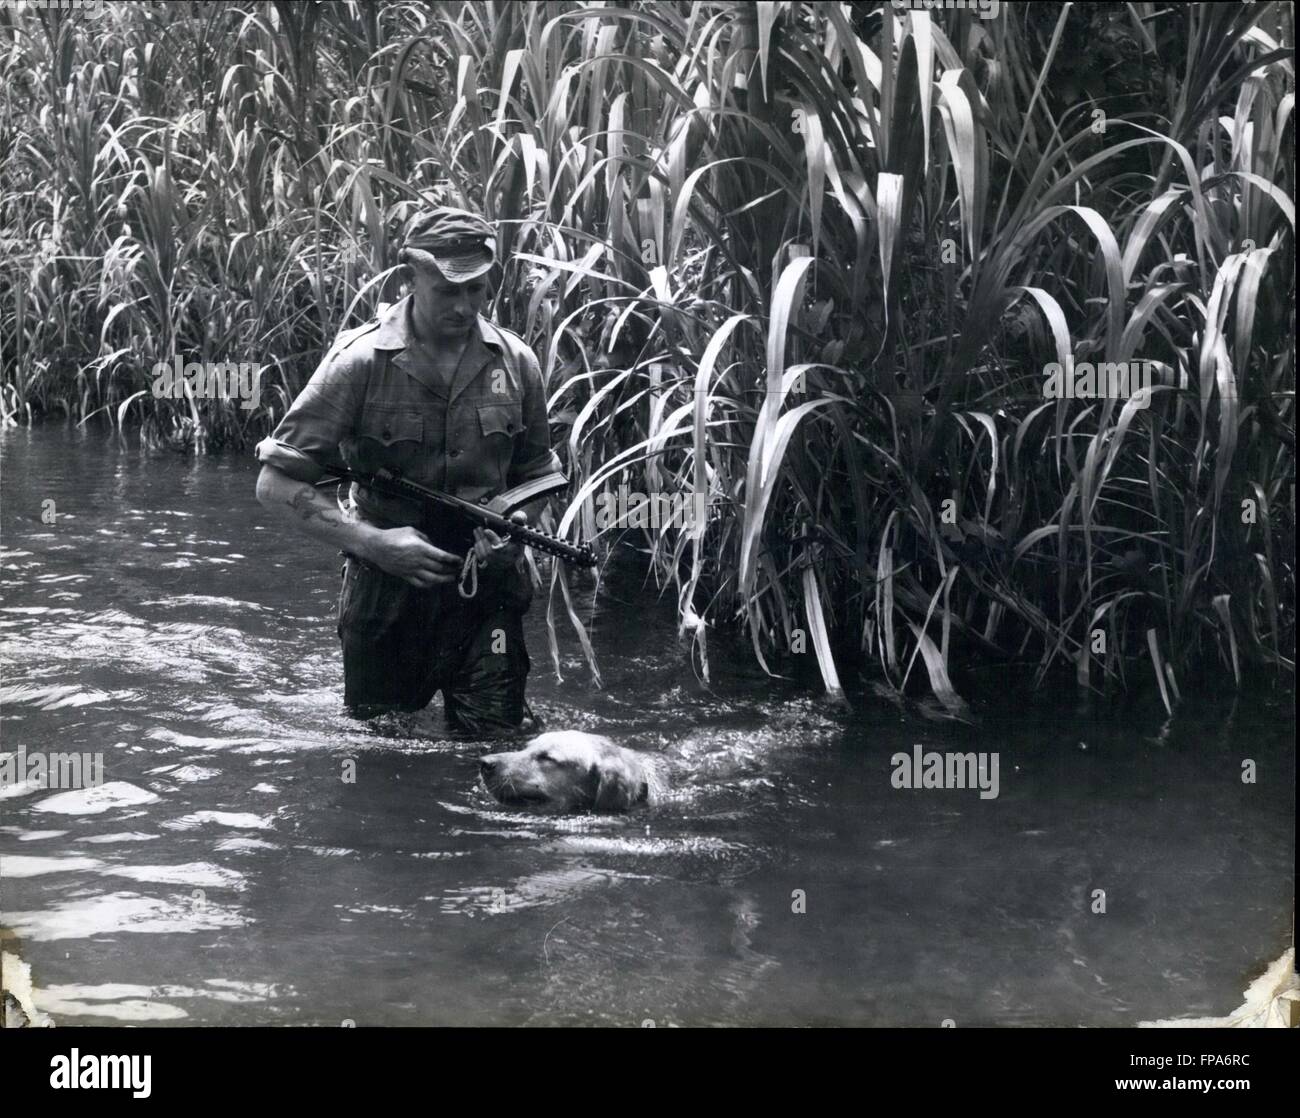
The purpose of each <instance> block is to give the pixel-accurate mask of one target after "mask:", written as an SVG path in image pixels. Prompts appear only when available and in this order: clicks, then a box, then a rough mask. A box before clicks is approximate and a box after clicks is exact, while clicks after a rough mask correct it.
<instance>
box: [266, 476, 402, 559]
mask: <svg viewBox="0 0 1300 1118" xmlns="http://www.w3.org/2000/svg"><path fill="white" fill-rule="evenodd" d="M257 499H258V501H259V502H260V503H261V505H262V507H263V508H264V509H266V510H267V511H268V512H270V513H272V514H273V515H275V516H276V517H277V519H279V520H280V521H281V522H282V523H288V524H293V525H294V526H295V527H296V528H297V529H298V530H299V531H300V532H305V533H306V534H307V535H309V536H311V537H312V538H313V539H317V540H320V541H321V542H322V543H325V544H328V545H329V546H330V547H335V548H338V549H339V550H340V551H347V552H351V553H352V554H353V555H356V556H358V557H359V558H362V559H365V558H368V555H369V550H370V544H371V542H372V541H373V539H374V537H375V535H376V533H377V532H378V531H379V529H377V528H375V527H374V526H373V525H370V524H366V523H365V522H364V521H359V520H349V519H347V518H346V517H344V515H343V514H342V512H340V510H339V507H338V503H337V502H336V501H335V500H334V498H333V497H332V496H331V495H330V494H329V493H327V492H324V491H322V490H320V489H317V488H316V487H315V486H314V485H308V484H307V483H306V482H304V481H296V480H294V479H293V478H291V477H290V476H289V475H288V474H286V473H284V472H283V471H282V470H278V469H276V468H275V467H274V466H263V467H262V472H261V473H260V474H259V475H258V478H257Z"/></svg>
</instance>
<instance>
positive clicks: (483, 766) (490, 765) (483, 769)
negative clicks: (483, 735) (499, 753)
mask: <svg viewBox="0 0 1300 1118" xmlns="http://www.w3.org/2000/svg"><path fill="white" fill-rule="evenodd" d="M496 769H497V763H496V761H494V760H493V759H492V758H491V757H485V758H484V759H483V760H482V761H480V762H479V763H478V771H479V772H480V773H482V774H483V775H484V776H491V775H492V774H493V773H494V772H496Z"/></svg>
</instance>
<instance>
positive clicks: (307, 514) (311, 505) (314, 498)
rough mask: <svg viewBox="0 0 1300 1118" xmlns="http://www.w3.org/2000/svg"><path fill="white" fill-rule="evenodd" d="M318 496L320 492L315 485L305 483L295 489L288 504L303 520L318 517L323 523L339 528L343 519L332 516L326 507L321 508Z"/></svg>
mask: <svg viewBox="0 0 1300 1118" xmlns="http://www.w3.org/2000/svg"><path fill="white" fill-rule="evenodd" d="M318 497H319V493H318V492H317V490H316V487H315V486H312V485H303V486H301V487H300V488H299V489H296V490H295V491H294V494H293V496H292V497H290V498H289V500H288V501H287V502H286V504H288V506H289V507H290V508H291V509H293V511H294V512H296V513H297V514H298V517H299V518H300V519H301V520H303V521H308V520H312V519H316V520H319V521H321V523H323V524H328V525H330V527H333V528H337V527H338V526H339V525H340V524H342V523H343V521H341V520H340V519H339V518H338V517H336V516H331V515H330V514H329V513H328V512H327V511H326V510H325V509H323V508H321V506H320V502H319V500H318Z"/></svg>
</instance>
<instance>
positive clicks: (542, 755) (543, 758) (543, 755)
mask: <svg viewBox="0 0 1300 1118" xmlns="http://www.w3.org/2000/svg"><path fill="white" fill-rule="evenodd" d="M537 760H539V761H554V760H555V758H554V757H552V756H551V755H550V754H549V753H539V754H538V755H537Z"/></svg>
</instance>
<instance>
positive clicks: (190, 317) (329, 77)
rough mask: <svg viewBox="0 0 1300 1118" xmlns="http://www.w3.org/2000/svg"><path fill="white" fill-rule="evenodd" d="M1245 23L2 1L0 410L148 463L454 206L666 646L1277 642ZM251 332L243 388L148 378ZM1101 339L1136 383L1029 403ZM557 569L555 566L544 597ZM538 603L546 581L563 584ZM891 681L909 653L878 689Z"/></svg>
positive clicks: (706, 8) (1211, 659)
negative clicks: (679, 639)
mask: <svg viewBox="0 0 1300 1118" xmlns="http://www.w3.org/2000/svg"><path fill="white" fill-rule="evenodd" d="M1292 21H1293V9H1292V7H1291V5H1285V4H1269V3H1256V4H1176V5H1156V4H1145V3H1136V4H1089V5H1068V4H1057V3H1036V4H1016V5H1004V6H1003V7H1002V9H1001V11H1000V13H999V14H998V15H997V16H996V17H995V18H992V19H980V18H978V17H977V14H976V13H974V12H971V11H956V10H953V11H948V10H944V11H934V12H933V13H926V12H920V11H917V12H906V11H900V10H897V9H895V8H894V7H893V6H892V5H890V4H879V3H861V4H859V3H853V4H838V3H830V4H826V3H817V4H809V3H788V2H781V3H748V2H745V3H735V2H731V3H714V2H700V3H684V2H670V3H640V2H637V3H626V4H622V5H617V6H596V5H589V4H576V3H570V2H547V3H536V4H516V3H486V2H466V3H413V2H393V3H377V4H372V3H359V2H342V0H335V2H326V3H297V2H294V3H291V2H277V3H261V2H257V3H254V2H251V0H250V2H235V3H223V4H214V3H189V2H181V3H176V2H172V3H168V4H166V5H162V4H150V3H131V4H125V3H114V2H108V3H106V4H104V5H103V8H102V10H98V11H90V12H71V13H68V12H59V11H50V10H24V9H21V8H20V9H17V10H15V9H11V8H8V7H6V8H4V9H0V68H2V69H3V90H4V92H3V94H2V95H0V97H2V100H0V158H2V159H3V166H2V168H0V244H2V247H3V259H4V265H5V266H4V269H3V272H0V358H2V360H3V381H2V388H0V408H2V410H3V415H4V419H5V422H6V423H15V422H19V423H29V422H31V421H32V417H33V416H38V417H39V416H42V415H44V416H49V415H51V414H53V415H58V414H60V413H63V414H66V415H67V416H69V417H70V418H71V419H72V420H74V421H77V422H82V423H84V422H87V421H91V420H93V421H95V422H103V421H105V420H106V421H108V422H110V423H112V424H115V425H117V426H131V425H134V424H140V425H141V427H142V429H143V433H144V436H145V438H146V439H147V440H149V441H152V442H155V443H158V444H163V445H170V446H173V447H178V448H184V449H199V450H206V449H214V448H219V447H244V446H247V445H249V442H250V440H252V439H254V438H256V437H260V436H261V435H262V434H264V433H265V432H267V431H268V430H269V429H270V428H271V426H273V424H274V422H275V421H276V419H277V417H278V416H280V415H282V414H283V412H284V410H285V408H286V407H287V406H288V404H289V403H290V401H291V400H292V399H293V397H294V395H295V394H296V392H297V391H298V390H299V389H300V388H301V386H302V384H303V383H304V382H305V379H306V377H307V376H308V375H310V372H311V370H312V368H313V367H314V365H315V362H316V361H317V360H318V358H319V356H320V354H321V352H322V349H323V348H324V347H325V346H326V345H327V344H328V341H329V339H330V338H331V337H332V335H333V334H334V333H335V332H336V331H337V330H338V329H339V328H341V327H342V326H343V325H344V324H345V322H347V323H350V322H355V321H358V320H360V319H364V318H365V317H368V316H369V315H370V314H371V313H372V311H373V309H374V306H375V305H376V303H377V302H378V301H380V300H381V299H382V300H388V299H391V298H393V297H394V295H395V294H396V290H395V280H394V277H393V275H392V269H393V266H394V264H395V262H396V261H395V249H394V238H395V237H396V235H397V234H398V233H399V231H400V229H401V226H402V223H403V221H404V220H405V218H406V217H407V216H408V215H409V214H410V212H411V211H412V208H413V207H415V206H418V205H419V204H421V200H426V201H427V200H434V199H437V200H445V201H450V202H458V203H467V204H470V205H473V206H477V207H481V208H483V209H484V210H485V212H486V213H487V214H488V216H489V217H491V218H492V219H493V220H496V221H499V222H500V223H501V231H502V240H503V242H504V247H505V249H506V252H507V254H508V262H507V263H506V265H505V268H504V271H503V274H502V275H501V277H500V285H499V293H498V295H497V298H496V304H495V308H494V312H495V314H496V316H497V318H498V320H499V321H501V322H502V323H503V324H505V325H507V326H510V327H513V328H514V329H516V330H517V331H519V332H520V333H521V334H523V335H524V336H525V337H526V338H527V339H528V340H529V341H530V342H531V343H532V344H533V345H534V346H535V348H536V349H537V351H538V353H539V355H540V356H541V357H542V359H543V364H544V369H545V373H546V376H547V378H548V385H549V393H550V396H551V400H552V415H553V420H554V423H555V434H556V439H557V445H559V446H561V447H562V448H563V449H562V453H563V454H564V455H565V456H566V458H567V461H568V464H569V467H570V469H571V470H572V475H573V477H574V479H575V487H574V495H573V500H572V503H571V504H570V506H569V509H568V512H567V514H566V516H565V520H564V530H565V531H567V532H569V533H571V534H576V535H579V536H582V537H585V538H589V539H590V538H596V537H598V536H599V537H601V538H603V539H606V540H608V539H611V538H613V535H614V534H616V533H617V532H618V531H619V529H608V530H607V531H606V532H605V533H603V534H602V533H601V532H600V530H599V528H598V526H597V521H596V517H595V514H594V507H595V506H594V501H593V498H595V497H596V496H598V495H599V494H600V493H602V492H604V491H607V490H614V489H617V488H618V487H619V486H620V485H626V486H627V487H628V488H629V489H630V490H633V491H639V492H642V493H646V494H650V495H654V494H660V493H668V494H672V493H685V492H689V491H694V492H704V493H707V495H708V497H707V499H708V508H709V514H708V517H707V519H706V520H705V521H704V522H702V523H701V524H699V525H698V526H697V527H696V528H694V529H690V528H687V529H683V528H682V527H681V526H680V525H676V524H671V523H670V524H668V525H664V526H662V527H661V529H660V530H659V531H655V530H654V529H637V531H641V532H643V534H644V538H645V540H646V543H647V545H648V546H647V549H646V556H647V560H646V561H647V563H648V564H649V566H650V568H651V569H652V570H653V571H654V572H655V574H656V576H657V578H658V579H659V580H660V581H661V584H663V585H666V586H671V587H673V588H674V589H675V591H676V594H677V602H678V609H679V613H680V618H681V625H682V628H683V632H684V633H686V634H689V635H690V637H691V639H692V642H693V646H694V650H695V653H696V655H697V657H698V660H699V663H700V664H701V666H702V668H703V670H704V671H706V672H707V647H706V643H705V635H706V632H707V630H708V628H709V627H711V626H715V625H719V624H726V623H731V622H738V623H739V624H740V625H742V626H743V627H744V629H745V630H746V631H747V633H748V635H749V638H750V639H751V640H752V643H753V648H754V650H755V653H756V654H757V655H758V656H759V657H760V658H761V659H762V660H763V662H764V663H765V664H766V665H769V666H770V667H771V669H772V670H783V669H786V668H789V667H791V666H792V665H795V664H797V663H798V662H799V659H800V653H802V654H803V658H804V659H806V660H809V661H814V660H815V663H816V664H817V665H818V666H819V668H820V671H821V676H822V679H823V680H824V681H825V684H826V686H827V688H828V690H830V691H831V692H833V693H836V692H838V691H839V689H840V686H841V682H840V677H839V674H838V673H837V669H836V665H837V664H838V665H839V666H840V670H841V671H842V670H844V669H845V667H846V666H847V665H849V664H853V665H854V666H855V667H856V666H860V665H861V664H862V663H863V662H864V661H869V660H874V661H877V662H878V668H877V669H876V671H877V673H878V674H880V675H883V677H884V678H885V679H886V680H887V681H888V683H889V685H891V686H892V687H894V688H900V689H901V688H904V687H907V686H908V685H909V682H910V683H911V684H916V683H917V682H922V681H924V680H926V679H928V682H929V685H930V687H931V688H932V689H933V691H934V693H935V694H936V695H937V696H938V697H939V698H940V699H941V700H943V701H944V703H945V704H947V705H948V706H949V707H950V708H952V709H954V710H955V709H959V708H960V707H961V705H962V703H961V699H960V698H959V697H958V696H957V695H956V693H955V692H954V690H953V687H952V684H951V682H950V679H949V666H950V661H954V660H958V659H960V657H959V653H960V652H962V651H966V652H969V653H971V654H974V655H978V656H980V657H1002V658H1006V659H1009V660H1010V659H1015V660H1018V661H1020V662H1028V663H1030V664H1031V665H1032V664H1036V666H1037V671H1038V673H1039V676H1040V678H1041V677H1042V676H1043V675H1045V674H1046V673H1048V672H1050V671H1053V670H1054V669H1060V668H1065V669H1068V670H1069V671H1071V672H1073V673H1075V674H1076V675H1077V677H1078V679H1079V680H1080V682H1081V683H1083V684H1085V685H1088V686H1091V687H1093V688H1097V689H1106V688H1112V687H1115V686H1117V685H1123V683H1124V682H1125V681H1126V678H1127V679H1128V680H1129V681H1132V680H1133V679H1134V678H1135V675H1137V674H1141V675H1145V676H1146V678H1148V679H1150V678H1151V673H1154V677H1155V679H1156V680H1157V681H1158V683H1159V687H1160V691H1161V694H1162V695H1163V696H1165V700H1166V702H1167V704H1169V705H1171V706H1172V704H1173V703H1174V702H1175V701H1176V699H1177V695H1178V690H1179V680H1180V676H1181V678H1182V681H1183V682H1184V684H1186V683H1187V681H1188V679H1189V678H1190V677H1189V674H1188V673H1189V672H1191V671H1193V670H1195V671H1202V672H1203V671H1207V670H1208V671H1210V672H1217V673H1219V674H1220V675H1221V676H1222V677H1223V678H1224V679H1235V680H1240V678H1241V677H1242V675H1243V674H1244V673H1245V672H1247V671H1248V670H1250V666H1252V665H1253V666H1254V668H1255V669H1256V670H1259V669H1261V668H1265V667H1267V668H1268V669H1270V670H1281V671H1285V672H1290V671H1291V670H1292V669H1293V658H1294V640H1295V632H1294V623H1295V532H1294V449H1295V439H1294V423H1295V411H1294V388H1295V347H1294V336H1295V324H1294V315H1295V310H1294V306H1295V278H1294V276H1295V268H1294V263H1295V227H1294V223H1295V211H1294V204H1293V199H1294V196H1295V181H1294V177H1295V168H1294V140H1293V132H1292V128H1293V121H1292V109H1293V107H1294V88H1295V86H1294V66H1293V61H1292V50H1293V47H1294V27H1293V22H1292ZM177 354H179V355H182V357H183V358H184V360H187V361H189V360H199V361H223V360H229V361H255V362H256V363H257V364H258V365H259V366H261V367H262V368H263V370H264V372H263V379H262V393H261V399H260V405H259V406H258V407H257V408H255V409H243V408H241V407H239V405H238V403H237V402H235V401H229V400H226V401H223V400H204V399H197V398H192V397H187V398H182V399H170V398H168V399H156V398H155V397H154V395H153V393H152V392H151V391H150V385H151V382H152V379H153V374H152V373H151V370H152V368H153V366H154V365H155V363H157V362H160V361H161V362H170V361H172V359H173V358H174V356H175V355H177ZM1067 357H1068V358H1071V359H1073V360H1074V361H1077V362H1098V361H1107V362H1121V361H1129V360H1144V361H1149V362H1151V363H1152V365H1151V366H1150V367H1151V368H1152V369H1154V370H1155V372H1156V381H1157V384H1156V387H1155V388H1154V389H1153V390H1152V392H1151V394H1150V396H1149V397H1146V398H1143V397H1140V396H1139V397H1137V398H1135V399H1131V400H1128V401H1126V400H1124V399H1114V398H1110V399H1064V398H1062V399H1051V398H1048V397H1047V396H1046V395H1045V391H1044V384H1045V380H1046V376H1045V368H1046V366H1047V365H1048V363H1050V362H1060V363H1062V364H1064V363H1065V362H1066V360H1067ZM557 585H558V590H557V589H556V586H557ZM552 590H553V599H552V601H553V603H554V602H555V601H556V600H557V599H556V597H555V596H556V595H558V596H559V597H561V598H562V599H563V600H564V601H565V602H568V600H569V594H568V587H567V585H564V583H563V581H562V579H561V580H560V581H559V582H558V583H557V584H553V587H552ZM922 669H923V670H924V674H922Z"/></svg>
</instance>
